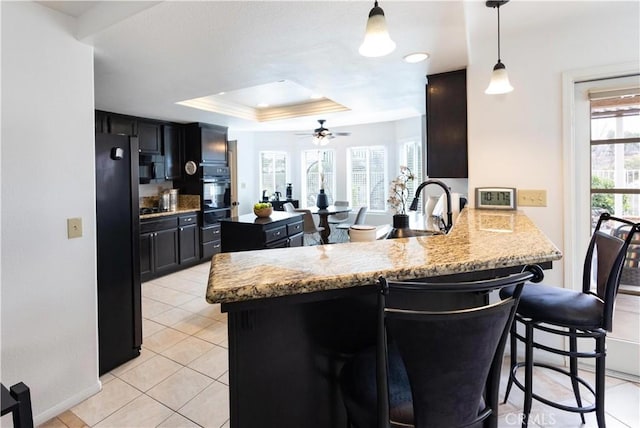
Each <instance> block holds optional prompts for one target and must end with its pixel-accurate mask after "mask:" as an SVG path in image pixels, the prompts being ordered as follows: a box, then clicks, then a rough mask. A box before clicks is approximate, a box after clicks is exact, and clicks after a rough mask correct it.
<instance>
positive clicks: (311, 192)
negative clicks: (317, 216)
mask: <svg viewBox="0 0 640 428" xmlns="http://www.w3.org/2000/svg"><path fill="white" fill-rule="evenodd" d="M319 161H321V162H319ZM319 167H320V168H319ZM335 170H336V169H335V151H334V150H328V149H325V150H305V151H303V152H302V171H303V178H304V179H303V182H302V189H301V195H302V201H301V204H302V206H306V207H309V206H315V204H316V196H317V195H318V192H319V191H320V174H322V176H323V178H324V192H325V193H326V194H327V196H328V197H329V203H330V204H332V203H333V200H334V198H333V195H335V193H336V174H335Z"/></svg>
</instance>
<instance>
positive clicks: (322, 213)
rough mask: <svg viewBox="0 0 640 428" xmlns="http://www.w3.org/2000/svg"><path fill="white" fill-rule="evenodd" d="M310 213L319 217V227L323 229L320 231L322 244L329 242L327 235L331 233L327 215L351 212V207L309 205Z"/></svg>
mask: <svg viewBox="0 0 640 428" xmlns="http://www.w3.org/2000/svg"><path fill="white" fill-rule="evenodd" d="M309 210H310V211H311V214H316V215H317V216H318V217H319V218H320V227H323V228H324V230H322V231H321V232H320V242H322V243H323V244H328V243H329V235H331V228H330V227H329V216H330V215H334V214H340V213H347V212H351V207H348V206H347V207H345V206H335V205H329V206H328V207H326V208H318V207H309Z"/></svg>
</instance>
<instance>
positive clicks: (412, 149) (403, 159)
mask: <svg viewBox="0 0 640 428" xmlns="http://www.w3.org/2000/svg"><path fill="white" fill-rule="evenodd" d="M400 166H406V167H407V168H409V169H410V170H411V172H412V173H413V176H414V177H415V178H414V179H413V180H411V181H409V182H407V191H408V192H409V198H408V202H409V204H410V203H411V201H412V200H413V196H414V195H415V194H416V189H417V187H418V186H419V185H420V183H422V181H423V180H422V144H421V143H420V142H419V141H407V142H406V143H403V144H402V146H401V148H400V165H399V166H398V171H399V170H400ZM420 197H422V196H420ZM418 206H422V204H419V205H418Z"/></svg>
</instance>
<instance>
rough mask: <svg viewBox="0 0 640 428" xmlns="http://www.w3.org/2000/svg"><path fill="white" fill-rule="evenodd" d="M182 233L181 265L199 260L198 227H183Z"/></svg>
mask: <svg viewBox="0 0 640 428" xmlns="http://www.w3.org/2000/svg"><path fill="white" fill-rule="evenodd" d="M179 232H180V263H188V262H191V261H194V260H196V259H198V258H199V254H198V247H199V246H200V245H199V244H200V242H199V240H198V225H196V224H193V225H189V226H181V227H180V228H179Z"/></svg>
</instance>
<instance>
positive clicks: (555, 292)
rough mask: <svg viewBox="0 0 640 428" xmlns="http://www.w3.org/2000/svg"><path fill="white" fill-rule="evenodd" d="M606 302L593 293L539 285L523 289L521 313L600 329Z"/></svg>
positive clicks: (562, 324) (558, 323) (526, 315)
mask: <svg viewBox="0 0 640 428" xmlns="http://www.w3.org/2000/svg"><path fill="white" fill-rule="evenodd" d="M505 292H507V291H506V290H505ZM603 305H604V304H603V303H602V301H601V300H600V299H599V298H598V297H596V296H594V295H592V294H585V293H582V292H579V291H574V290H568V289H566V288H560V287H553V286H549V285H542V284H540V285H536V286H535V287H525V288H524V290H523V291H522V295H521V297H520V305H519V306H518V313H519V314H520V315H521V316H523V317H526V318H533V319H535V320H536V321H539V322H546V323H551V324H556V325H561V326H565V327H575V328H599V326H601V325H602V308H603Z"/></svg>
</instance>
